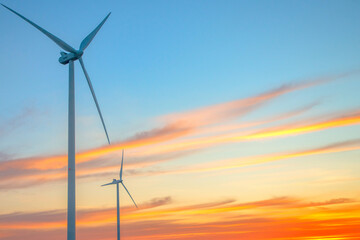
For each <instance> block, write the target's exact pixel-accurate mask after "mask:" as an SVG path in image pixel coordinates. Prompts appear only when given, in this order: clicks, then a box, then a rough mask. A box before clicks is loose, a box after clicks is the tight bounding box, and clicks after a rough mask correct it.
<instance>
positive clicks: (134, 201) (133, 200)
mask: <svg viewBox="0 0 360 240" xmlns="http://www.w3.org/2000/svg"><path fill="white" fill-rule="evenodd" d="M121 184H122V185H123V187H124V188H125V190H126V191H127V193H128V194H129V196H130V198H131V200H132V201H133V203H134V204H135V207H136V208H138V206H137V205H136V203H135V201H134V199H133V198H132V196H131V195H130V193H129V191H128V190H127V188H126V187H125V185H124V183H123V182H121Z"/></svg>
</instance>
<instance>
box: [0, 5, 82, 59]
mask: <svg viewBox="0 0 360 240" xmlns="http://www.w3.org/2000/svg"><path fill="white" fill-rule="evenodd" d="M1 5H3V6H4V7H5V8H7V9H8V10H10V11H11V12H13V13H15V14H16V15H18V16H19V17H21V18H22V19H24V20H25V21H27V22H28V23H30V24H31V25H33V26H34V27H36V28H37V29H38V30H40V31H41V32H42V33H43V34H45V35H46V36H48V37H49V38H50V39H51V40H53V41H54V42H55V43H56V44H57V45H58V46H59V47H61V48H62V49H64V50H65V51H68V52H72V53H77V51H76V50H75V49H74V48H73V47H71V46H70V45H69V44H67V43H66V42H64V41H63V40H61V39H60V38H58V37H56V36H54V35H53V34H51V33H49V32H48V31H46V30H45V29H43V28H42V27H40V26H38V25H36V24H35V23H33V22H32V21H30V20H29V19H27V18H26V17H24V16H22V15H21V14H19V13H17V12H15V11H14V10H12V9H11V8H9V7H7V6H5V5H4V4H1Z"/></svg>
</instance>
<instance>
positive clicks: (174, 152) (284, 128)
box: [0, 74, 360, 189]
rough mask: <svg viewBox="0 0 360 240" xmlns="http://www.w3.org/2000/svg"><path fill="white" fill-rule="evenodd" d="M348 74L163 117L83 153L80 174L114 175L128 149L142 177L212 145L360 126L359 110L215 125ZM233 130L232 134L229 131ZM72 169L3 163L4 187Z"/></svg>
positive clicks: (47, 159) (43, 161) (54, 161)
mask: <svg viewBox="0 0 360 240" xmlns="http://www.w3.org/2000/svg"><path fill="white" fill-rule="evenodd" d="M346 76H347V74H343V75H336V76H330V77H322V78H318V79H313V80H310V81H302V82H298V83H293V84H287V85H283V86H281V87H278V88H275V89H273V90H270V91H268V92H265V93H262V94H259V95H257V96H254V97H249V98H245V99H240V100H235V101H230V102H226V103H220V104H216V105H212V106H207V107H203V108H199V109H197V110H193V111H188V112H183V113H176V114H171V115H166V116H163V117H160V119H162V120H163V121H165V124H164V126H163V127H160V128H155V129H152V130H149V131H145V132H141V133H138V134H135V135H134V136H133V137H130V138H128V139H126V140H123V141H120V142H118V143H115V144H112V145H110V146H103V147H98V148H94V149H90V150H87V151H83V152H79V153H77V155H76V161H77V165H78V169H79V171H77V175H78V176H79V177H83V178H84V177H96V176H97V175H99V174H102V175H104V174H106V173H110V172H113V171H114V168H115V166H116V167H117V166H118V163H117V162H115V161H114V160H111V159H116V158H118V157H119V152H120V151H121V150H122V149H133V150H134V151H133V152H132V155H131V156H130V157H131V159H132V161H131V162H129V163H128V165H127V166H128V167H129V168H130V169H129V168H128V170H130V171H133V173H134V174H136V171H137V170H136V169H135V168H139V167H145V166H150V165H154V164H157V163H160V162H163V161H168V160H172V159H176V158H179V157H182V156H185V155H187V154H193V153H194V152H196V151H199V150H203V149H206V148H207V147H209V146H214V145H220V144H226V143H232V142H240V141H250V140H256V139H265V138H270V137H281V136H289V135H294V134H303V133H309V132H313V131H320V130H324V129H328V128H333V127H341V126H348V125H353V124H358V123H360V117H359V116H360V114H359V112H355V113H354V112H352V115H351V116H350V115H345V116H341V117H337V118H334V119H330V120H326V121H322V122H310V123H309V122H308V121H307V122H306V121H304V122H300V123H299V122H298V123H293V124H282V125H281V126H278V127H276V128H274V127H272V128H263V129H262V130H257V131H254V130H249V129H247V128H245V131H244V130H243V129H241V131H240V132H239V131H236V130H237V129H239V126H234V125H233V126H230V128H228V130H225V133H224V127H225V128H226V126H220V127H219V126H215V125H219V124H223V123H225V122H228V121H231V120H233V119H235V118H238V117H241V116H244V115H245V114H248V113H249V112H251V111H253V110H255V109H257V108H259V107H261V106H263V105H264V104H267V103H269V102H271V101H272V100H273V99H275V98H277V97H279V96H282V95H284V94H286V93H290V92H293V91H296V90H300V89H304V88H308V87H313V86H317V85H319V84H324V83H327V82H329V81H333V80H337V79H340V78H342V77H346ZM315 105H316V103H313V104H310V105H307V106H304V107H303V108H301V109H296V110H292V111H290V112H287V113H284V114H280V115H278V116H272V117H270V118H269V119H268V120H266V121H264V120H262V121H258V122H255V123H252V124H251V126H259V125H262V124H266V123H269V122H274V121H280V120H283V119H287V118H291V117H293V116H296V115H298V114H302V113H304V112H306V111H308V110H310V109H311V108H312V107H313V106H315ZM240 128H241V126H240ZM229 130H231V132H230V133H226V131H229ZM210 132H213V133H214V132H215V135H214V136H203V137H195V136H196V134H209V133H210ZM105 160H106V161H105ZM66 167H67V156H66V155H54V156H44V157H30V158H22V159H8V160H5V161H2V162H0V173H1V174H0V181H1V184H0V188H1V189H9V188H18V187H26V186H34V185H37V184H41V183H45V182H49V181H59V180H63V179H65V178H66ZM80 167H81V168H80Z"/></svg>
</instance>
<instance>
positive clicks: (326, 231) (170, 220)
mask: <svg viewBox="0 0 360 240" xmlns="http://www.w3.org/2000/svg"><path fill="white" fill-rule="evenodd" d="M264 212H266V213H268V214H267V216H266V217H264ZM224 213H226V215H224ZM121 214H122V229H123V232H122V234H123V236H124V237H126V238H127V239H144V238H146V239H218V238H221V239H241V238H246V239H265V240H270V239H289V237H295V238H299V239H307V238H310V237H326V236H328V237H330V236H343V237H344V238H343V239H355V237H359V233H358V231H357V229H358V227H359V226H360V225H359V222H360V221H359V220H360V218H359V215H358V214H359V203H358V202H357V201H356V200H354V199H348V198H335V199H328V200H325V201H322V202H307V201H306V200H304V199H298V198H293V197H287V196H285V197H277V198H270V199H264V200H259V201H252V202H244V203H238V202H236V201H235V200H223V201H214V202H205V203H202V204H196V205H183V206H173V205H172V204H171V198H169V197H165V198H162V199H153V200H150V201H149V202H147V203H144V204H141V207H140V210H134V209H133V208H129V207H125V208H122V210H121ZM229 214H230V216H229ZM65 218H66V215H65V211H64V210H59V211H48V212H34V213H12V214H3V215H0V233H2V234H3V236H4V237H3V239H4V240H12V239H15V238H17V239H19V238H21V237H22V236H23V235H24V234H27V236H28V237H27V239H29V240H32V239H43V235H44V234H45V233H46V234H47V235H48V234H51V235H52V237H53V238H52V239H60V237H63V234H62V233H61V232H64V229H65V228H66V224H65ZM115 222H116V209H115V208H111V209H89V210H80V211H79V215H78V226H79V235H82V236H87V239H89V240H92V239H98V237H99V236H98V235H97V234H96V232H97V233H99V232H101V233H102V235H104V236H103V237H102V239H108V238H109V239H110V238H112V237H113V236H115V230H116V228H115ZM278 229H281V231H278ZM59 230H63V231H59ZM105 230H107V231H105ZM87 233H95V235H93V234H87Z"/></svg>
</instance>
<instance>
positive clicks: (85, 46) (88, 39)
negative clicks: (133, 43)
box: [80, 12, 111, 51]
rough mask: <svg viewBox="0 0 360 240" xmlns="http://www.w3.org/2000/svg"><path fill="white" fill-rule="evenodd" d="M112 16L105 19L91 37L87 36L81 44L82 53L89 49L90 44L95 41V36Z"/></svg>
mask: <svg viewBox="0 0 360 240" xmlns="http://www.w3.org/2000/svg"><path fill="white" fill-rule="evenodd" d="M110 14H111V12H110V13H109V14H108V15H107V16H106V17H105V18H104V20H102V22H101V23H100V24H99V25H98V26H97V27H96V28H95V29H94V30H93V31H92V32H91V33H90V34H89V35H87V37H86V38H84V40H83V41H82V42H81V44H80V51H84V50H85V48H87V47H88V46H89V44H90V43H91V41H92V40H93V39H94V37H95V35H96V34H97V32H98V31H99V30H100V28H101V27H102V25H104V23H105V21H106V20H107V19H108V17H109V16H110Z"/></svg>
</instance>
